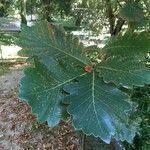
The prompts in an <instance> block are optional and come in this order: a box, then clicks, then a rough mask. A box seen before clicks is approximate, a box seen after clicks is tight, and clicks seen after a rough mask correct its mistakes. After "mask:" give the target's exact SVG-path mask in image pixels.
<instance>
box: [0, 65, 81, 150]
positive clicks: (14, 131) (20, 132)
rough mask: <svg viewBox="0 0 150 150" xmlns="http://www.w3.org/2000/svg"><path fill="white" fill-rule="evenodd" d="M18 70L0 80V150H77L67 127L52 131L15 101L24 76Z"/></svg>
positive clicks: (60, 126)
mask: <svg viewBox="0 0 150 150" xmlns="http://www.w3.org/2000/svg"><path fill="white" fill-rule="evenodd" d="M19 67H20V66H19V65H16V66H14V67H12V68H11V71H10V72H9V73H7V74H5V75H3V76H0V150H78V149H79V137H78V135H77V133H76V132H75V131H74V129H73V128H72V126H71V124H70V123H64V122H61V123H60V124H59V125H58V126H57V127H55V128H54V129H50V128H49V127H48V126H47V124H46V123H45V124H41V125H40V124H39V123H38V122H37V121H36V118H35V116H33V115H32V114H31V108H30V107H29V106H28V105H27V104H25V103H23V102H21V101H20V100H19V99H18V87H19V80H20V79H21V77H22V76H23V71H22V69H18V68H19ZM21 67H22V65H21Z"/></svg>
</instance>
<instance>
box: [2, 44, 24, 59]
mask: <svg viewBox="0 0 150 150" xmlns="http://www.w3.org/2000/svg"><path fill="white" fill-rule="evenodd" d="M20 50H21V48H20V47H18V46H4V45H2V46H1V51H2V52H1V53H0V58H3V59H16V58H20V56H18V54H17V53H18V51H20Z"/></svg>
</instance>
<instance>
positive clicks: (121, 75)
mask: <svg viewBox="0 0 150 150" xmlns="http://www.w3.org/2000/svg"><path fill="white" fill-rule="evenodd" d="M96 70H97V71H98V72H99V76H101V77H103V79H104V81H105V82H107V83H108V82H113V83H115V84H116V85H117V86H120V85H122V86H124V87H127V88H133V86H144V85H145V84H150V68H149V67H146V64H145V63H144V62H142V61H140V60H139V59H137V58H136V57H127V58H124V57H111V58H109V59H107V60H105V61H102V62H101V63H99V64H98V65H97V66H96Z"/></svg>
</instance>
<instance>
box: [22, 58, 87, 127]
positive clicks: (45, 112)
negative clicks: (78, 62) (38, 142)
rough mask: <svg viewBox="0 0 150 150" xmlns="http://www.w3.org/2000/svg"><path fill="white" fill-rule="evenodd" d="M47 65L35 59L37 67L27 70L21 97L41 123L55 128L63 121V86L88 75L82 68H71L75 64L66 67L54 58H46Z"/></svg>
mask: <svg viewBox="0 0 150 150" xmlns="http://www.w3.org/2000/svg"><path fill="white" fill-rule="evenodd" d="M45 64H46V65H47V66H46V65H44V64H43V63H42V62H40V61H37V60H36V59H35V67H34V68H33V67H30V68H27V69H25V71H24V73H25V76H24V77H23V78H22V79H21V81H20V94H19V97H20V99H22V100H25V101H26V102H28V104H29V105H30V106H31V108H32V112H33V113H34V114H36V115H37V118H38V120H39V122H44V121H47V122H48V125H49V126H50V127H53V126H55V125H57V124H58V123H59V121H60V119H61V113H62V108H61V102H62V100H63V98H64V95H63V93H62V88H63V85H64V84H66V83H68V82H70V81H72V80H74V79H75V78H76V77H79V76H82V75H85V74H86V73H85V72H84V71H83V69H82V68H80V69H79V68H74V67H73V66H71V65H73V64H68V65H65V64H64V63H63V62H58V61H56V60H55V59H52V58H51V59H48V58H47V57H45ZM69 65H70V66H69ZM71 68H72V70H71ZM68 71H70V73H68V74H67V72H68Z"/></svg>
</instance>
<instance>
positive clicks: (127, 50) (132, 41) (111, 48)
mask: <svg viewBox="0 0 150 150" xmlns="http://www.w3.org/2000/svg"><path fill="white" fill-rule="evenodd" d="M101 52H102V53H104V54H107V55H110V56H125V57H130V56H139V57H142V56H145V55H146V53H148V52H150V33H149V32H140V33H133V32H130V31H129V32H127V33H125V34H124V35H120V36H117V37H111V38H110V40H109V41H108V43H107V44H106V45H105V46H104V48H103V49H102V51H101Z"/></svg>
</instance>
